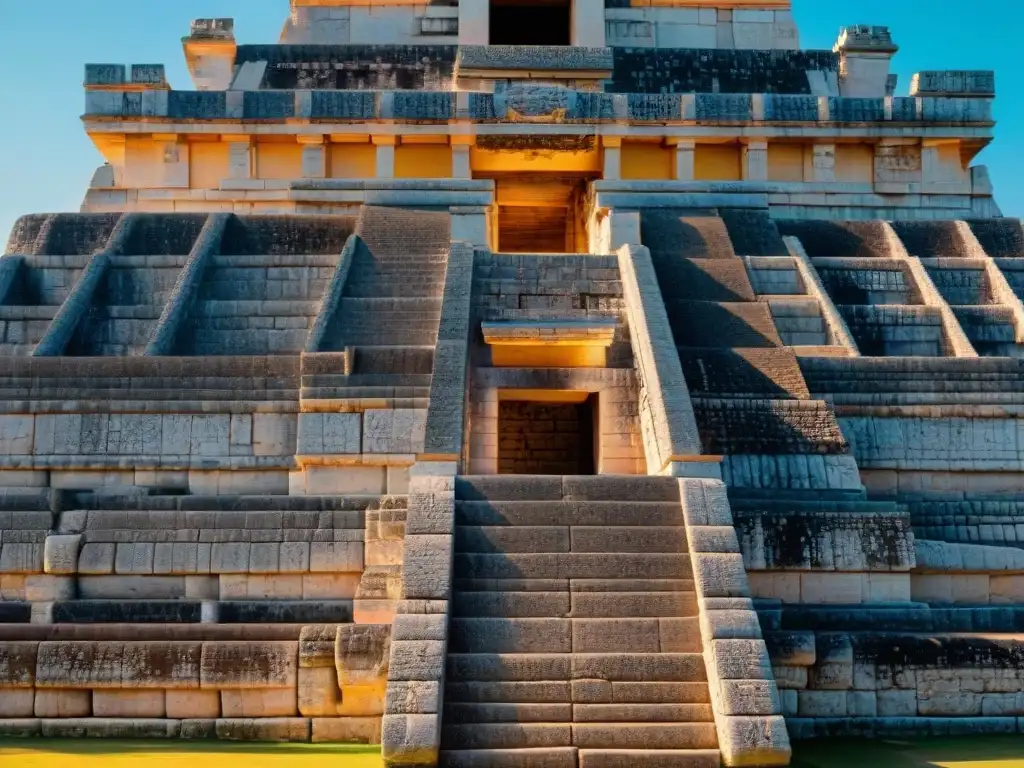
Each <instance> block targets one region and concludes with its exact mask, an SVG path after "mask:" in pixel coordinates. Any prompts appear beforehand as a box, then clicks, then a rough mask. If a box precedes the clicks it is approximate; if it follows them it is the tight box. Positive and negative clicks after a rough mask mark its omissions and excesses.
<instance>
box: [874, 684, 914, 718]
mask: <svg viewBox="0 0 1024 768" xmlns="http://www.w3.org/2000/svg"><path fill="white" fill-rule="evenodd" d="M875 696H876V700H877V706H878V716H879V717H916V716H917V691H916V690H912V691H900V690H891V691H878V692H877V693H876V694H875Z"/></svg>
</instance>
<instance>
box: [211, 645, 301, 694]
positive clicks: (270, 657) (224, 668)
mask: <svg viewBox="0 0 1024 768" xmlns="http://www.w3.org/2000/svg"><path fill="white" fill-rule="evenodd" d="M298 661H299V659H298V644H297V643H295V642H250V643H243V642H233V643H232V642H208V643H203V646H202V667H201V685H202V687H203V688H291V689H294V688H295V686H296V685H297V683H298Z"/></svg>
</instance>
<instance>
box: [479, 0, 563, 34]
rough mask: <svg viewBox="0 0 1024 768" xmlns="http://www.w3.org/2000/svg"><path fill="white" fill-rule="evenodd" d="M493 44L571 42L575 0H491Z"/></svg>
mask: <svg viewBox="0 0 1024 768" xmlns="http://www.w3.org/2000/svg"><path fill="white" fill-rule="evenodd" d="M490 10H491V14H490V42H491V45H570V44H571V40H572V2H571V0H491V9H490Z"/></svg>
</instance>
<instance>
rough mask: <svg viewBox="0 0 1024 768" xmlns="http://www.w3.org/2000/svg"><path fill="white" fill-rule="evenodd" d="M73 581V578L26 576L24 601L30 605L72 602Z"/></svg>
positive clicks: (73, 594) (73, 593) (73, 595)
mask: <svg viewBox="0 0 1024 768" xmlns="http://www.w3.org/2000/svg"><path fill="white" fill-rule="evenodd" d="M74 597H75V579H74V577H73V576H36V575H32V576H27V577H26V578H25V599H26V600H28V601H29V602H32V603H51V602H55V601H58V600H73V599H74Z"/></svg>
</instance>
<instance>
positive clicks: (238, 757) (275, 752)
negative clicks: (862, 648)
mask: <svg viewBox="0 0 1024 768" xmlns="http://www.w3.org/2000/svg"><path fill="white" fill-rule="evenodd" d="M143 763H145V764H146V765H147V768H148V767H149V766H155V767H156V768H233V766H239V767H240V768H381V760H380V747H367V746H348V745H339V744H257V743H241V742H224V741H173V740H169V741H156V740H154V741H107V740H104V739H68V740H60V739H40V740H36V739H31V740H4V741H0V766H4V768H6V766H8V765H9V766H11V768H15V767H16V768H138V767H139V766H140V765H142V764H143ZM793 768H1024V737H1020V736H977V737H962V738H948V739H923V740H920V741H915V740H910V739H907V740H899V739H879V740H876V741H850V740H842V739H829V740H826V741H819V742H806V743H803V744H798V745H797V748H796V754H795V757H794V759H793Z"/></svg>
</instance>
